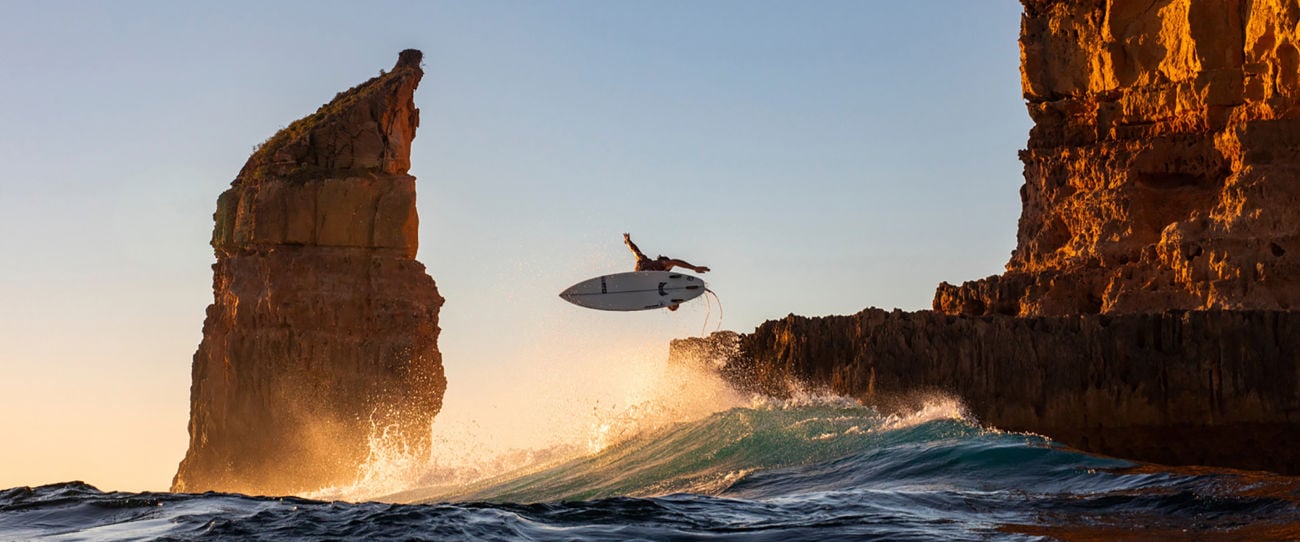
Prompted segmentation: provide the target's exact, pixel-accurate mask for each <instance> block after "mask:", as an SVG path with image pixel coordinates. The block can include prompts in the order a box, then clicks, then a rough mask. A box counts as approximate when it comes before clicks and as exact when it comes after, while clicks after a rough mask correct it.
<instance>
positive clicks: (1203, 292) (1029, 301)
mask: <svg viewBox="0 0 1300 542" xmlns="http://www.w3.org/2000/svg"><path fill="white" fill-rule="evenodd" d="M1024 5H1025V13H1024V16H1023V19H1022V25H1021V35H1020V49H1021V85H1022V86H1023V89H1024V95H1025V98H1026V100H1027V101H1028V107H1029V114H1030V116H1031V117H1032V118H1033V120H1034V127H1033V129H1032V130H1031V131H1030V136H1029V148H1028V149H1027V150H1025V151H1022V153H1021V160H1023V161H1024V163H1025V185H1024V187H1023V188H1021V200H1022V203H1023V206H1024V209H1023V214H1021V217H1020V227H1019V232H1018V234H1017V247H1016V249H1015V251H1014V252H1013V253H1012V255H1011V260H1010V261H1009V262H1008V263H1007V272H1006V273H1005V274H1003V275H1001V276H993V277H989V278H987V279H984V280H979V281H972V282H967V283H965V284H963V285H961V286H952V285H949V284H947V283H944V284H941V285H940V286H939V288H938V291H937V292H936V294H935V299H934V308H935V310H938V311H942V312H946V313H949V314H972V315H978V314H1009V315H1022V316H1030V315H1053V314H1077V313H1097V312H1105V313H1136V312H1150V311H1160V310H1165V309H1188V310H1194V309H1208V308H1219V309H1267V310H1290V309H1294V308H1300V281H1298V280H1296V279H1295V278H1294V277H1295V276H1296V274H1297V272H1300V212H1297V211H1296V210H1297V209H1300V28H1298V27H1297V24H1300V6H1298V5H1297V4H1296V2H1294V0H1216V1H1213V2H1202V1H1198V0H1151V1H1141V2H1138V1H1120V0H1111V1H1094V0H1086V1H1084V0H1073V1H1046V0H1024Z"/></svg>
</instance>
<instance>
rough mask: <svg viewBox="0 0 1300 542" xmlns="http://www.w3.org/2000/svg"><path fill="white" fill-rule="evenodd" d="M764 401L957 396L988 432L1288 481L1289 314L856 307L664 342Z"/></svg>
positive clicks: (1296, 451)
mask: <svg viewBox="0 0 1300 542" xmlns="http://www.w3.org/2000/svg"><path fill="white" fill-rule="evenodd" d="M670 357H671V358H672V362H674V363H686V362H699V361H700V360H703V361H704V362H705V363H706V364H708V365H711V366H714V367H721V369H720V372H721V374H722V375H723V376H724V377H726V378H727V380H728V381H730V382H731V383H733V385H734V386H736V387H738V388H741V389H745V390H749V391H755V392H761V393H765V394H769V395H775V396H782V395H785V394H787V393H788V392H789V391H790V390H791V388H792V383H795V382H798V383H801V384H804V385H807V384H811V385H813V386H815V387H824V388H828V389H830V390H832V391H834V392H837V393H839V394H842V395H846V396H852V397H855V398H857V399H859V400H861V401H862V402H863V403H864V404H869V405H874V406H876V407H877V408H878V409H880V410H883V411H885V412H894V411H907V410H909V409H912V411H914V409H915V408H916V407H917V406H918V405H919V404H920V403H921V402H922V401H924V400H926V399H928V398H931V397H933V396H935V395H936V394H937V395H943V396H950V397H951V396H955V397H957V398H960V399H961V401H962V402H963V404H965V405H966V406H967V408H968V409H969V410H970V413H971V414H972V415H974V416H975V417H976V418H977V419H979V421H980V422H981V423H982V424H984V425H986V426H990V427H997V428H999V429H1003V430H1009V431H1030V432H1034V433H1038V434H1042V435H1046V436H1049V437H1051V438H1052V439H1054V440H1057V441H1059V442H1063V443H1065V444H1068V445H1071V446H1074V447H1076V448H1079V449H1082V450H1086V451H1091V452H1098V453H1104V454H1108V455H1114V456H1119V457H1126V458H1132V459H1139V460H1145V461H1152V462H1157V463H1164V464H1181V465H1187V464H1196V465H1220V466H1228V467H1234V468H1244V469H1264V470H1272V471H1276V472H1281V473H1286V474H1300V415H1297V413H1300V364H1297V360H1298V359H1300V314H1297V313H1294V312H1280V311H1198V312H1182V313H1178V312H1169V313H1161V314H1125V315H1113V316H1112V315H1096V314H1091V315H1078V316H1056V317H1037V318H1016V317H1008V316H986V317H970V316H950V315H943V314H939V313H935V312H930V311H923V312H917V313H905V312H901V311H895V312H892V313H890V312H885V311H883V310H879V309H868V310H865V311H862V312H860V313H858V314H855V315H852V316H832V317H821V318H805V317H796V316H789V317H787V318H785V319H784V320H777V321H770V322H767V323H764V324H763V325H761V326H759V327H758V329H756V330H755V331H754V332H753V333H750V334H747V335H735V334H727V333H726V332H722V333H718V334H714V335H713V336H711V337H710V338H708V339H685V340H679V341H674V342H673V345H672V347H671V348H670Z"/></svg>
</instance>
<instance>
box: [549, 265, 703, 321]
mask: <svg viewBox="0 0 1300 542" xmlns="http://www.w3.org/2000/svg"><path fill="white" fill-rule="evenodd" d="M705 288H706V285H705V284H704V281H703V280H701V279H700V278H699V277H693V276H690V275H686V274H683V273H677V272H673V271H631V272H627V273H615V274H613V275H605V276H601V277H596V278H592V279H587V280H584V281H582V282H579V283H577V284H574V285H573V286H570V287H569V288H568V289H567V290H565V291H563V292H560V297H562V298H564V300H565V301H568V302H569V303H573V304H574V305H578V306H582V307H587V308H589V309H598V310H602V311H642V310H647V309H661V308H664V307H667V306H669V305H676V304H678V303H683V302H686V301H690V300H692V299H695V298H697V297H699V296H700V295H701V294H703V293H704V289H705Z"/></svg>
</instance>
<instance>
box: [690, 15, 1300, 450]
mask: <svg viewBox="0 0 1300 542" xmlns="http://www.w3.org/2000/svg"><path fill="white" fill-rule="evenodd" d="M1023 3H1024V8H1025V11H1024V15H1023V17H1022V20H1021V35H1020V46H1021V75H1022V85H1023V88H1024V95H1025V98H1026V100H1027V102H1028V108H1029V113H1030V116H1031V117H1032V119H1033V121H1034V127H1033V129H1032V130H1031V132H1030V135H1029V144H1028V149H1026V150H1024V151H1022V152H1021V155H1020V157H1021V160H1022V161H1023V162H1024V164H1025V184H1024V187H1023V188H1022V189H1021V199H1022V204H1023V211H1022V214H1021V216H1020V223H1019V231H1018V233H1017V247H1016V249H1015V251H1014V252H1013V253H1012V255H1011V260H1010V261H1009V262H1008V263H1007V266H1006V273H1004V274H1002V275H995V276H992V277H988V278H985V279H982V280H976V281H970V282H966V283H964V284H962V285H961V286H952V285H950V284H947V283H944V284H940V285H939V287H938V290H937V292H936V294H935V297H934V301H933V306H934V309H935V311H933V312H932V311H922V312H917V313H905V312H900V311H895V312H885V311H881V310H877V309H868V310H865V311H863V312H861V313H858V314H856V315H852V316H830V317H811V318H810V317H800V316H794V315H791V316H789V317H787V318H785V319H784V320H779V321H772V322H767V323H765V324H763V325H762V326H760V327H759V328H758V329H757V330H755V331H754V332H753V333H750V334H745V335H734V334H732V335H727V334H715V335H713V336H712V337H710V338H708V339H692V340H683V341H676V342H674V344H673V347H672V349H671V352H672V354H671V357H672V359H673V360H674V361H675V362H679V363H687V362H695V361H697V360H700V359H703V360H705V362H706V363H708V364H709V365H710V366H712V367H716V368H718V370H719V371H720V372H721V373H722V374H723V375H724V376H725V377H726V378H728V379H729V381H731V382H732V383H733V384H734V385H735V386H737V387H739V388H742V389H748V390H752V391H757V392H762V393H767V394H775V395H783V394H786V393H789V391H790V386H791V385H792V384H797V385H799V386H811V387H814V388H828V389H830V390H832V391H834V392H836V393H839V394H843V395H849V396H853V397H856V398H858V399H860V400H862V401H863V402H865V403H866V404H870V405H873V406H875V407H877V408H880V409H882V410H886V411H896V410H898V411H906V410H909V409H912V408H915V407H916V406H917V405H918V403H919V402H920V401H924V400H925V399H926V398H927V397H929V396H932V395H934V394H940V395H943V396H945V397H955V398H957V399H959V400H960V401H961V402H962V403H963V404H965V405H966V406H967V407H968V408H969V409H970V410H971V413H972V414H973V415H974V416H975V417H976V418H978V419H979V421H980V422H981V423H983V424H985V425H987V426H991V427H996V428H999V429H1004V430H1012V431H1030V432H1034V433H1038V434H1042V435H1046V436H1048V437H1051V438H1052V439H1054V440H1057V441H1059V442H1063V443H1066V444H1069V445H1072V446H1075V447H1077V448H1080V449H1083V450H1087V451H1093V452H1100V453H1105V454H1110V455H1116V456H1120V457H1126V458H1133V459H1139V460H1146V461H1154V462H1161V463H1169V464H1179V465H1187V464H1208V465H1219V466H1227V467H1237V468H1248V469H1268V470H1274V471H1278V472H1283V473H1288V474H1300V452H1298V451H1297V450H1300V437H1298V436H1297V435H1300V317H1298V316H1297V315H1298V314H1300V312H1297V311H1296V309H1297V308H1300V274H1298V273H1297V271H1300V52H1298V51H1300V33H1298V32H1300V26H1298V24H1300V3H1297V2H1296V1H1295V0H1289V1H1279V0H1222V1H1199V0H1110V1H1105V0H1052V1H1046V0H1024V2H1023Z"/></svg>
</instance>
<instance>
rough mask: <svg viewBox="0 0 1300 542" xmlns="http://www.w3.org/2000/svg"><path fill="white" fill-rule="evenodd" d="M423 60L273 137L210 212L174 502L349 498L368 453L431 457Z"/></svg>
mask: <svg viewBox="0 0 1300 542" xmlns="http://www.w3.org/2000/svg"><path fill="white" fill-rule="evenodd" d="M421 56H422V55H421V53H420V52H419V51H416V50H413V49H408V50H406V51H402V52H401V54H400V56H399V58H398V62H397V65H396V66H394V68H393V70H392V71H391V72H389V73H387V74H383V75H380V76H379V77H375V78H373V79H371V80H369V81H366V82H365V83H362V84H360V85H358V86H356V87H354V88H352V89H350V90H348V91H346V92H343V93H340V94H339V95H337V96H336V97H335V98H334V100H333V101H331V102H329V103H327V104H325V105H324V106H321V108H320V109H319V110H317V111H316V113H315V114H313V115H310V116H308V117H304V118H302V119H299V120H298V121H296V122H294V123H292V124H290V125H289V126H288V127H287V128H285V129H283V130H281V131H280V132H278V133H276V134H275V135H274V136H272V137H271V138H270V139H268V140H267V141H266V142H265V143H263V144H262V145H261V146H260V147H259V148H258V150H257V151H256V152H254V153H253V155H252V156H251V157H250V158H249V159H248V163H247V164H245V165H244V168H243V169H242V170H241V171H240V172H239V175H238V177H236V178H235V180H234V182H232V183H231V187H230V189H228V190H226V191H225V192H224V193H223V194H221V196H220V198H218V200H217V211H216V213H215V214H214V215H213V218H214V219H215V222H216V225H215V227H214V228H213V232H212V246H213V248H214V249H215V252H216V256H217V263H216V264H214V265H213V266H212V269H213V281H212V289H213V294H214V300H213V303H212V305H210V306H209V307H208V309H207V318H206V320H205V321H204V323H203V341H202V343H201V344H200V345H199V349H198V352H196V353H195V354H194V365H193V383H192V386H191V388H190V422H189V432H190V445H189V450H188V452H187V453H186V454H185V458H184V460H183V461H181V464H180V468H179V469H178V471H177V473H176V477H175V479H174V480H173V482H172V490H173V491H186V492H201V491H208V490H216V491H232V492H241V493H249V494H266V495H282V494H292V493H299V492H303V491H310V490H313V489H317V488H320V487H323V486H330V485H339V484H346V483H348V482H351V481H352V480H353V479H354V477H355V476H356V473H357V467H358V466H360V465H361V463H362V462H363V461H364V460H365V458H366V456H367V453H368V452H369V449H370V448H369V447H370V443H371V441H372V438H374V437H376V436H377V435H385V436H386V438H397V439H402V440H403V441H404V442H405V444H406V445H407V446H409V447H410V448H411V449H414V450H416V451H417V452H418V451H425V450H427V449H428V444H429V442H428V440H429V427H430V423H431V422H432V419H433V416H434V415H435V414H437V412H438V410H439V409H440V408H441V405H442V395H443V392H444V390H445V389H446V379H445V378H444V376H443V369H442V356H441V354H440V353H439V352H438V346H437V339H438V310H439V308H440V307H441V306H442V302H443V299H442V297H440V296H439V295H438V290H437V287H436V286H435V285H434V282H433V279H432V278H430V277H429V276H428V275H427V274H426V273H425V269H424V266H423V265H422V264H420V263H419V262H417V261H415V259H414V258H415V253H416V249H417V247H418V239H417V229H418V228H417V226H418V224H419V219H418V217H417V216H416V210H415V178H414V177H412V176H410V175H408V174H407V170H408V169H409V168H410V163H411V160H410V154H411V140H412V139H414V138H415V130H416V127H417V126H419V123H420V117H419V113H420V112H419V110H418V109H416V108H415V103H414V99H413V97H414V93H415V88H416V86H417V85H419V82H420V78H421V77H422V76H423V75H424V72H423V71H422V70H421V69H420V59H421Z"/></svg>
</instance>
